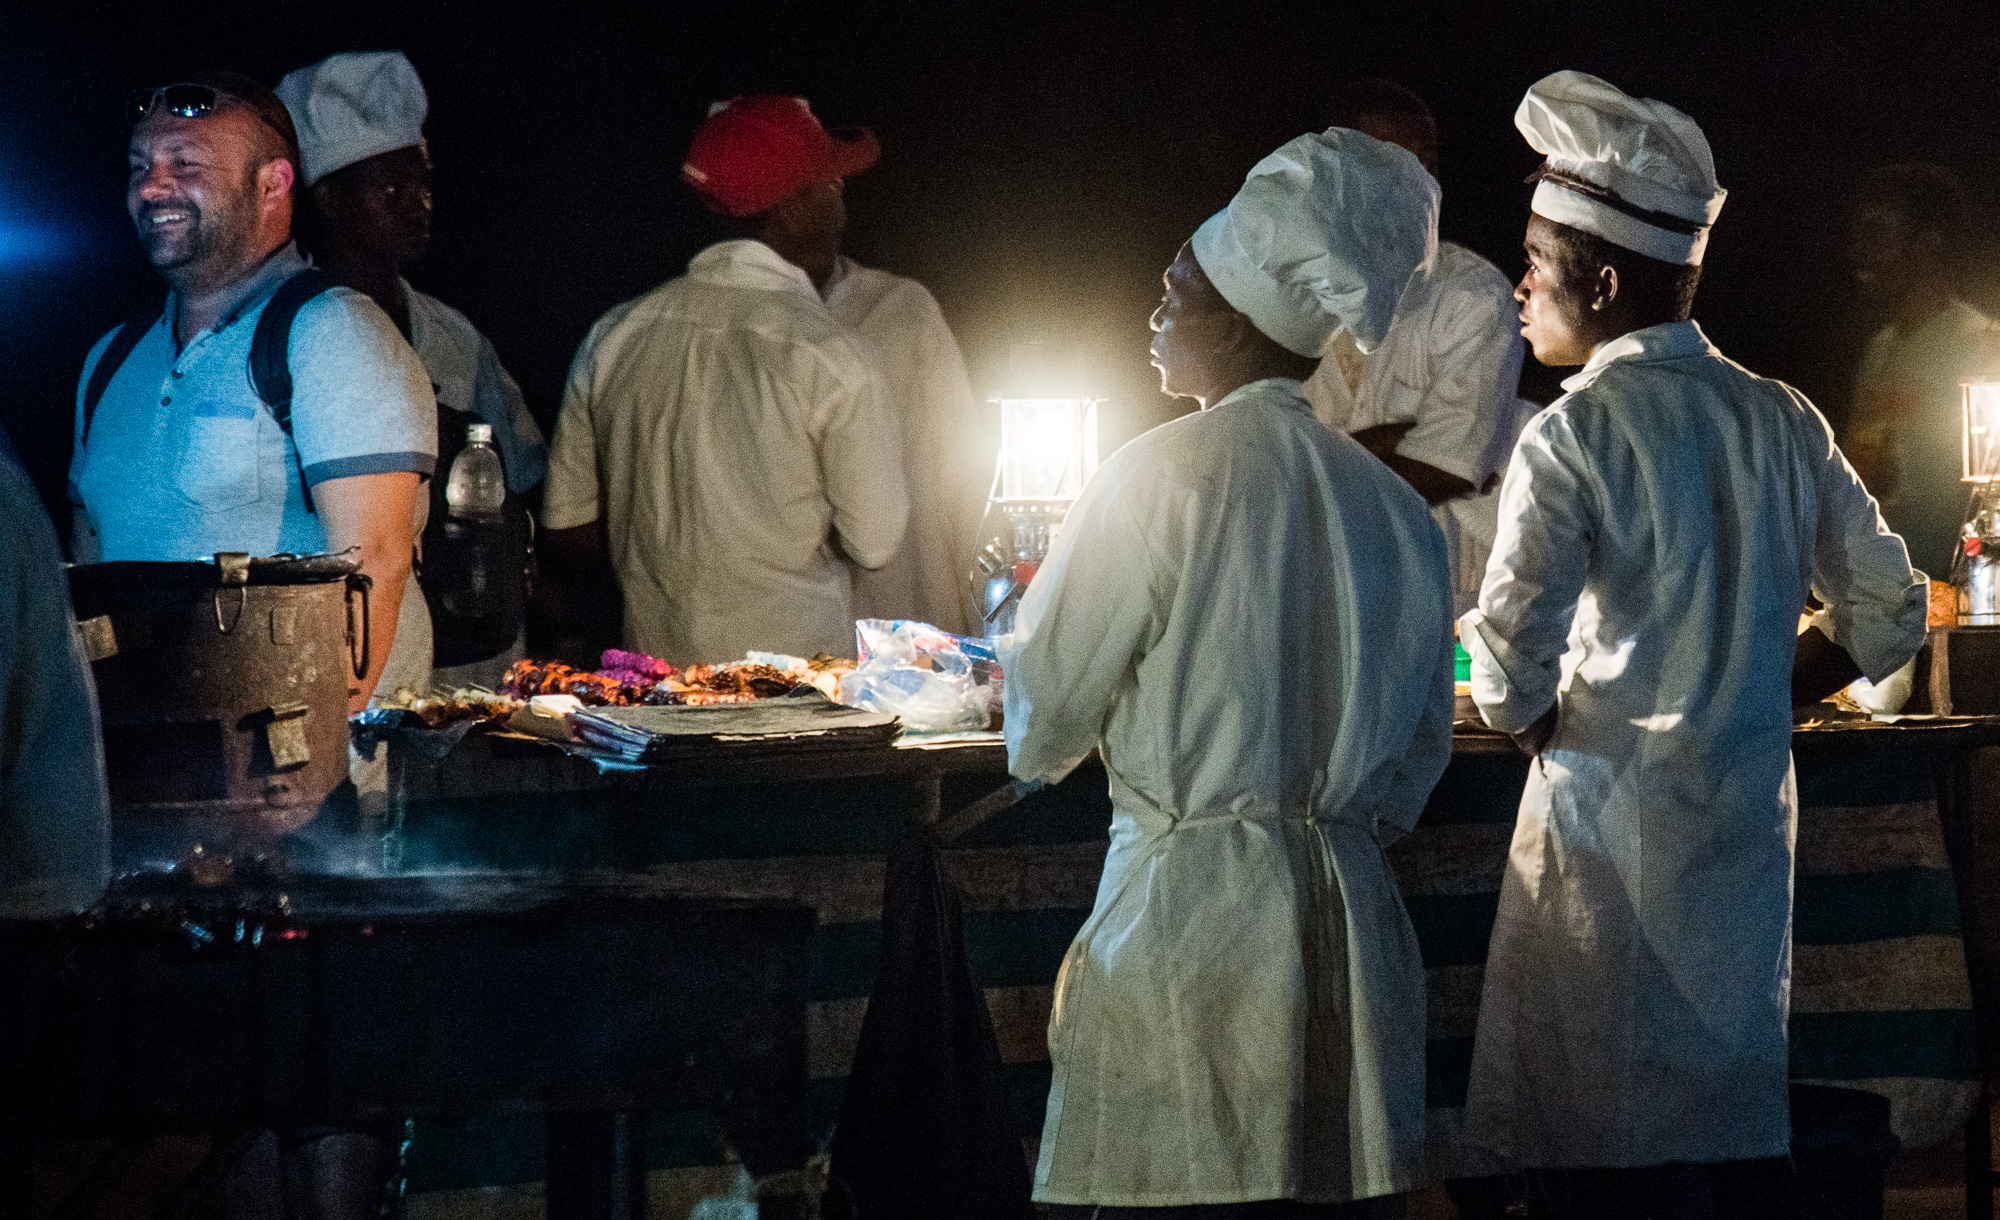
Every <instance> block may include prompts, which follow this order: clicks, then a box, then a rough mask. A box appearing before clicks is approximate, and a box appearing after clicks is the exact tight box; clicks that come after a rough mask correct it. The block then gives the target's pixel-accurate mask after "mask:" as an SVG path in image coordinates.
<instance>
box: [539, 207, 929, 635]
mask: <svg viewBox="0 0 2000 1220" xmlns="http://www.w3.org/2000/svg"><path fill="white" fill-rule="evenodd" d="M907 512H908V500H907V499H906V498H905V493H904V486H903V465H902V446H901V441H900V440H899V439H898V437H897V434H896V422H895V418H894V416H893V415H892V414H891V413H890V410H889V407H888V404H887V403H886V402H885V401H884V399H883V395H882V391H881V378H880V375H879V374H878V373H877V372H876V369H875V363H874V358H873V356H872V355H871V354H870V353H869V352H868V350H867V347H866V342H865V341H864V340H862V339H860V338H859V337H858V336H856V335H854V334H853V333H852V332H850V331H848V330H847V329H846V328H845V327H843V326H841V325H840V324H839V323H838V322H836V321H835V320H834V318H833V315H832V314H831V313H830V312H828V310H827V308H826V305H825V303H824V302H822V301H821V300H820V297H819V291H818V290H817V289H816V288H814V287H813V283H812V280H811V279H810V278H808V277H807V275H806V273H805V272H804V271H802V270H800V269H799V268H797V267H795V266H793V265H792V264H791V263H788V262H786V261H785V260H784V259H782V258H780V257H778V254H777V252H776V251H774V250H772V249H771V248H770V247H769V246H766V245H764V244H763V243H761V242H756V241H748V240H739V241H725V242H720V243H718V244H716V245H713V246H710V247H708V248H707V249H706V250H703V251H702V252H701V253H700V254H698V255H696V256H695V257H694V260H693V261H692V262H690V263H689V264H688V272H687V274H686V275H684V276H681V277H680V278H678V279H674V280H669V281H668V282H667V283H665V284H663V285H661V286H660V287H658V288H656V289H654V290H653V291H652V292H649V293H647V294H646V295H645V296H642V297H640V298H638V299H637V300H634V301H628V302H626V303H625V304H623V305H620V306H618V307H617V308H616V309H613V310H612V311H611V312H610V313H608V314H606V315H604V317H602V318H600V319H598V321H597V324H596V325H595V326H593V327H592V328H591V330H590V334H589V336H588V337H586V338H585V339H584V341H583V347H582V348H581V349H580V350H579V351H578V352H577V356H576V361H575V363H574V364H573V365H571V367H570V376H569V386H568V389H567V391H566V392H565V394H564V396H563V406H562V414H561V415H560V417H559V418H558V419H557V421H556V436H555V444H554V446H553V447H552V449H551V452H550V455H549V485H548V489H547V491H546V493H545V495H544V500H543V506H542V521H543V524H545V525H546V526H547V527H548V528H550V529H568V528H571V527H574V526H578V525H585V524H588V523H589V522H591V521H595V520H597V519H598V517H599V515H600V514H602V515H603V517H604V522H605V540H606V542H607V544H608V545H609V547H610V552H611V563H612V566H613V568H614V569H615V570H616V571H617V573H618V581H619V584H620V586H621V587H622V588H623V589H624V593H625V643H626V645H627V647H630V648H635V649H637V650H639V651H641V652H646V653H650V654H652V655H653V656H656V657H661V658H663V659H665V660H667V661H671V662H672V663H674V664H676V665H687V664H692V663H698V662H705V661H725V660H733V659H736V658H740V657H742V656H743V654H744V653H745V652H747V651H749V650H751V649H762V650H765V651H771V652H783V653H792V654H794V655H797V656H811V655H812V654H813V653H815V652H832V653H836V654H839V655H842V656H852V655H853V654H854V614H853V611H852V608H851V605H850V600H849V599H850V576H849V561H850V560H851V561H852V563H853V564H855V565H858V566H860V567H863V568H874V567H880V566H881V565H882V564H884V563H887V562H888V561H889V559H890V557H891V556H893V555H894V554H895V553H896V548H897V546H898V545H899V544H900V543H901V542H902V538H903V525H904V519H905V516H906V514H907Z"/></svg>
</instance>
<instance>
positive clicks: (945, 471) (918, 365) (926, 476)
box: [825, 255, 992, 634]
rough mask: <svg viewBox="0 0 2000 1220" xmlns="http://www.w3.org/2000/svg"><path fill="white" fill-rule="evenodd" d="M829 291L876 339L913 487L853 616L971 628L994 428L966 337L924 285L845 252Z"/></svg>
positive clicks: (829, 299)
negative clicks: (964, 351)
mask: <svg viewBox="0 0 2000 1220" xmlns="http://www.w3.org/2000/svg"><path fill="white" fill-rule="evenodd" d="M825 296H826V307H827V308H828V309H830V310H832V311H833V316H834V317H835V318H837V319H838V320H839V321H840V323H841V325H843V326H847V327H849V328H851V329H853V330H855V331H858V332H860V333H861V335H863V336H864V337H865V338H867V339H868V341H869V342H870V343H871V344H873V345H874V348H875V354H876V356H877V358H878V359H879V360H880V362H881V364H880V367H881V371H882V385H883V391H884V393H886V394H887V395H888V399H889V405H890V406H891V408H893V410H894V411H895V414H896V426H897V428H898V429H899V430H900V431H901V433H902V436H903V479H904V482H905V483H906V484H908V486H909V491H910V527H909V530H908V532H906V533H905V534H904V535H903V545H902V547H901V548H900V549H899V550H897V552H896V556H895V558H893V559H891V560H890V561H889V562H888V563H885V564H883V565H882V566H881V567H879V568H876V569H875V570H874V571H872V572H870V571H859V572H856V573H855V574H854V617H855V618H858V619H860V618H913V619H919V620H921V621H923V622H927V623H930V624H931V625H932V626H935V627H942V628H944V629H945V630H946V631H955V632H959V633H960V634H964V633H966V632H967V631H968V630H969V629H970V628H971V626H972V586H971V576H970V573H971V569H972V552H973V549H974V539H973V534H974V533H975V532H976V531H977V530H978V528H979V518H980V515H981V512H982V510H983V509H984V508H985V505H986V484H985V481H984V480H985V479H986V478H990V477H991V474H992V471H991V469H990V468H991V465H992V454H991V452H987V453H985V454H983V455H982V454H980V453H979V445H978V441H979V439H980V438H981V437H982V435H983V434H984V432H986V431H990V429H982V428H981V426H980V424H981V420H980V417H979V411H978V406H977V404H976V402H975V401H974V399H973V396H972V382H971V380H970V379H968V378H967V377H966V375H965V359H964V357H963V356H961V355H960V354H959V350H958V341H957V340H956V339H954V338H952V334H951V327H949V326H947V325H946V324H945V320H944V313H943V312H942V311H941V310H939V309H938V306H937V302H936V301H935V300H933V299H932V298H931V294H930V293H929V292H928V291H926V290H925V289H924V286H923V285H922V284H919V283H917V282H916V281H915V280H911V279H904V278H903V277H902V276H900V275H891V274H890V273H889V272H887V271H878V270H876V269H875V268H873V267H864V266H862V265H861V264H859V263H857V262H855V261H854V260H853V259H851V258H848V257H847V256H846V255H842V256H841V257H840V259H839V260H838V261H837V262H836V263H835V264H834V268H833V275H832V276H831V277H829V278H828V280H827V283H826V293H825ZM982 457H983V458H984V461H985V465H986V467H987V469H985V470H982V469H981V468H980V459H981V458H982Z"/></svg>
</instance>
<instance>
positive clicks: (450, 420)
mask: <svg viewBox="0 0 2000 1220" xmlns="http://www.w3.org/2000/svg"><path fill="white" fill-rule="evenodd" d="M402 285H403V301H404V304H405V305H406V306H407V307H408V309H409V311H410V346H411V347H413V348H415V349H416V351H417V359H418V360H420V361H422V362H423V366H424V372H426V373H428V374H430V378H431V388H432V389H433V390H435V391H436V393H437V404H438V411H439V413H440V414H439V417H438V418H439V426H440V427H441V428H444V427H456V428H460V429H463V428H464V427H465V425H466V424H469V423H471V422H473V421H475V420H477V421H479V422H481V423H486V424H490V425H492V427H493V444H494V446H495V447H496V448H497V449H499V451H500V464H501V466H502V467H503V468H504V469H505V470H506V472H507V489H508V490H509V491H512V492H513V493H514V494H516V495H521V494H524V493H526V492H528V491H530V490H531V489H533V488H534V487H535V486H536V485H537V484H539V483H540V482H541V481H542V480H543V479H545V478H547V477H548V473H549V444H548V442H547V441H546V440H544V439H542V430H541V427H540V426H539V425H537V424H536V423H535V417H534V416H533V415H531V414H529V413H528V403H527V400H526V399H525V398H524V397H522V394H521V387H520V386H519V385H517V384H516V383H515V381H514V379H513V377H511V376H509V375H508V373H507V370H506V368H505V367H504V366H502V365H501V363H500V353H499V352H497V351H495V350H493V343H492V341H491V340H489V339H488V338H487V337H486V336H485V335H482V334H480V333H479V328H478V327H476V326H474V325H473V324H472V319H470V318H468V317H466V316H465V315H464V314H462V313H460V312H459V311H458V310H456V309H453V308H452V307H451V306H449V305H447V304H445V303H444V302H443V301H440V300H438V299H437V298H436V297H434V296H431V295H430V294H428V293H423V292H418V291H417V290H416V289H415V288H412V287H410V282H409V281H408V280H404V281H403V282H402ZM437 477H438V478H439V479H449V478H450V477H451V470H450V468H449V467H447V468H445V469H443V470H440V471H438V473H437ZM423 507H424V510H425V513H424V515H425V516H428V513H429V509H430V497H429V496H428V495H426V496H425V497H424V498H423ZM420 533H421V531H420ZM412 592H414V593H416V594H417V595H418V597H419V599H420V600H421V598H422V590H421V589H412ZM425 611H426V619H427V620H428V611H429V607H428V605H426V607H425ZM399 638H400V637H399ZM431 638H432V640H433V645H432V646H433V649H435V637H434V636H433V637H431ZM526 654H527V629H526V628H525V627H523V628H522V631H521V634H520V635H518V636H516V637H515V640H514V643H513V644H511V645H509V646H508V647H506V648H503V649H501V650H500V652H499V653H497V654H496V655H494V656H490V657H487V658H486V659H485V660H482V661H469V662H466V663H465V664H463V665H446V666H434V667H432V668H431V670H430V673H429V677H428V682H427V685H428V686H429V688H430V689H432V690H442V691H450V690H457V689H459V688H460V687H465V686H483V687H486V688H487V689H489V690H491V689H494V688H496V687H498V686H499V685H500V678H501V676H502V675H503V674H505V673H506V672H507V667H508V666H510V665H512V664H513V663H514V662H515V661H518V660H520V659H521V658H522V657H523V656H525V655H526Z"/></svg>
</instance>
